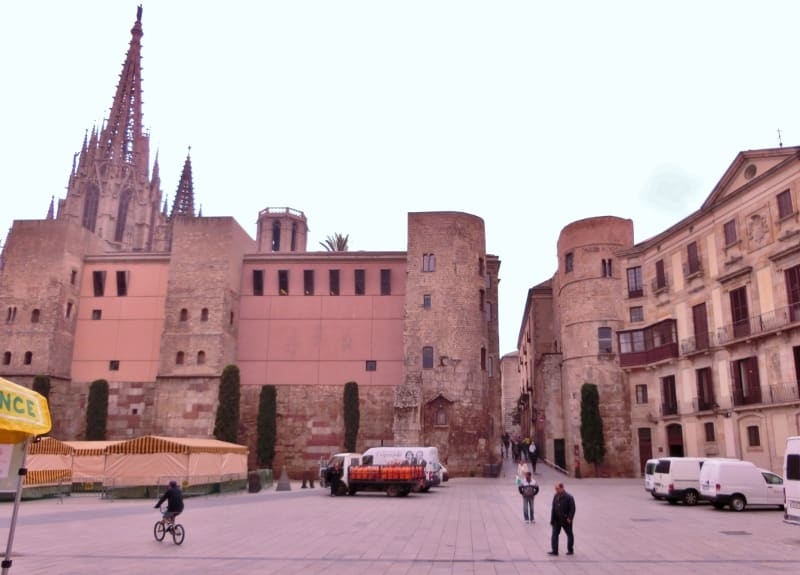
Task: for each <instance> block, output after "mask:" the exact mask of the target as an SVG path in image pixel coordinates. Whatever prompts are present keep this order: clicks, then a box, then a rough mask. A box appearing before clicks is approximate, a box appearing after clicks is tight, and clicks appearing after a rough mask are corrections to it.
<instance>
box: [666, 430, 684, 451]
mask: <svg viewBox="0 0 800 575" xmlns="http://www.w3.org/2000/svg"><path fill="white" fill-rule="evenodd" d="M667 452H668V455H669V456H670V457H683V456H684V455H685V450H684V448H683V427H681V424H680V423H670V424H669V425H667Z"/></svg>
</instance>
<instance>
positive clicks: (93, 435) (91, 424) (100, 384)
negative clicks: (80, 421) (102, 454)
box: [86, 379, 108, 441]
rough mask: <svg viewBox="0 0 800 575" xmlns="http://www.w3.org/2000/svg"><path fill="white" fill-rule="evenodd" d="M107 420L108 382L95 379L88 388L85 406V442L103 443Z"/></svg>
mask: <svg viewBox="0 0 800 575" xmlns="http://www.w3.org/2000/svg"><path fill="white" fill-rule="evenodd" d="M107 420H108V382H107V381H106V380H105V379H97V380H95V381H93V382H92V384H91V385H90V386H89V399H88V403H87V406H86V440H87V441H103V440H105V438H106V422H107Z"/></svg>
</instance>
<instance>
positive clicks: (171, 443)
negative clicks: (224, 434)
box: [106, 435, 248, 454]
mask: <svg viewBox="0 0 800 575" xmlns="http://www.w3.org/2000/svg"><path fill="white" fill-rule="evenodd" d="M247 451H248V449H247V447H246V446H244V445H238V444H236V443H228V442H227V441H219V440H218V439H202V438H187V437H161V436H157V435H145V436H143V437H137V438H136V439H131V440H130V441H121V442H119V443H115V444H113V445H109V446H108V447H107V448H106V453H118V454H126V453H127V454H146V453H247Z"/></svg>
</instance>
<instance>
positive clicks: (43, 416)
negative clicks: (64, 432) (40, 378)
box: [0, 377, 51, 575]
mask: <svg viewBox="0 0 800 575" xmlns="http://www.w3.org/2000/svg"><path fill="white" fill-rule="evenodd" d="M50 427H51V423H50V409H49V408H48V406H47V399H45V398H44V396H42V395H41V394H39V393H36V392H35V391H33V390H31V389H28V388H27V387H23V386H21V385H17V384H16V383H13V382H11V381H8V380H7V379H3V378H2V377H0V443H7V444H8V443H11V444H15V443H23V444H24V445H23V446H22V463H21V464H20V473H19V475H18V478H17V493H16V497H15V498H14V511H13V512H12V515H11V525H10V526H9V529H8V544H7V545H6V556H5V561H3V563H2V573H3V575H5V574H6V573H8V570H9V569H10V568H11V546H12V544H13V542H14V529H15V528H16V525H17V512H18V511H19V502H20V499H21V498H22V477H23V474H24V469H25V456H26V454H27V451H28V441H29V440H30V438H31V437H32V436H34V435H42V434H44V433H47V432H48V431H50Z"/></svg>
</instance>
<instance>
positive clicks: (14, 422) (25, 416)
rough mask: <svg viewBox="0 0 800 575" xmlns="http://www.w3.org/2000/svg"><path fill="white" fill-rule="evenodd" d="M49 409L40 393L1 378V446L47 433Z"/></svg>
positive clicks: (48, 429)
mask: <svg viewBox="0 0 800 575" xmlns="http://www.w3.org/2000/svg"><path fill="white" fill-rule="evenodd" d="M50 427H51V423H50V409H49V408H48V406H47V399H45V397H44V396H43V395H41V394H39V393H36V392H35V391H33V390H31V389H28V388H27V387H23V386H21V385H17V384H16V383H14V382H11V381H9V380H7V379H3V378H2V377H0V443H19V442H20V441H24V439H25V438H26V436H28V435H41V434H43V433H47V432H48V431H50Z"/></svg>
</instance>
